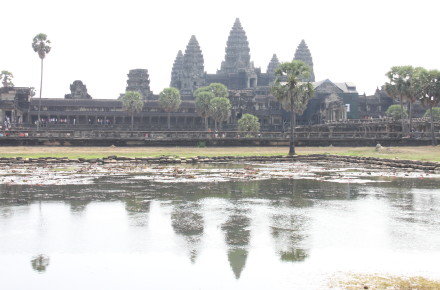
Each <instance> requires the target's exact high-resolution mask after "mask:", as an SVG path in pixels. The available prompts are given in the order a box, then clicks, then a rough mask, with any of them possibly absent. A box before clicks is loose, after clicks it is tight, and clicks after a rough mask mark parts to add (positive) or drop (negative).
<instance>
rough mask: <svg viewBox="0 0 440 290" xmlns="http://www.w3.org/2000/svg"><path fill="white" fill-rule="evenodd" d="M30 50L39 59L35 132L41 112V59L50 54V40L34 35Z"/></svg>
mask: <svg viewBox="0 0 440 290" xmlns="http://www.w3.org/2000/svg"><path fill="white" fill-rule="evenodd" d="M32 48H33V49H34V51H35V52H36V53H38V56H39V57H40V59H41V72H40V75H41V78H40V100H39V102H38V124H37V130H38V129H39V127H40V121H41V120H40V112H41V92H42V90H43V59H44V58H45V57H46V54H48V53H49V52H50V49H51V47H50V40H49V39H47V35H46V34H44V33H39V34H37V35H35V37H34V39H33V41H32Z"/></svg>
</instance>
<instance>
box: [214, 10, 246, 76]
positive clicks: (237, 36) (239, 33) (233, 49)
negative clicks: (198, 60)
mask: <svg viewBox="0 0 440 290" xmlns="http://www.w3.org/2000/svg"><path fill="white" fill-rule="evenodd" d="M252 69H253V67H252V63H251V56H250V49H249V42H248V40H247V37H246V32H245V31H244V30H243V27H242V26H241V23H240V20H239V19H238V18H237V19H236V20H235V22H234V25H233V26H232V29H231V31H230V33H229V37H228V41H227V42H226V55H225V60H224V61H223V62H222V64H221V69H220V72H222V73H236V72H238V71H239V70H246V71H250V70H252Z"/></svg>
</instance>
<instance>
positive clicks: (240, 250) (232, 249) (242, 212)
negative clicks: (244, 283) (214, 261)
mask: <svg viewBox="0 0 440 290" xmlns="http://www.w3.org/2000/svg"><path fill="white" fill-rule="evenodd" d="M231 206H232V207H231V208H230V209H228V212H227V214H228V219H227V221H226V222H225V223H224V224H223V225H222V226H221V229H222V230H223V232H224V234H225V241H226V244H227V245H228V260H229V264H230V266H231V268H232V271H233V272H234V274H235V278H236V279H239V278H240V275H241V272H242V271H243V269H244V267H245V265H246V260H247V256H248V247H249V241H250V236H251V233H250V229H249V226H250V224H251V219H250V218H249V214H250V210H249V209H248V208H245V207H243V206H242V205H240V204H239V203H237V202H235V203H233V204H232V205H231Z"/></svg>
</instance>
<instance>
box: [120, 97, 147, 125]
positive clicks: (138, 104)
mask: <svg viewBox="0 0 440 290" xmlns="http://www.w3.org/2000/svg"><path fill="white" fill-rule="evenodd" d="M120 100H121V102H122V107H123V108H124V110H125V111H127V112H129V113H130V115H131V130H132V131H133V123H134V114H135V113H139V112H140V111H142V108H143V107H144V99H143V96H142V94H141V93H139V92H135V91H127V92H125V95H123V96H122V97H121V98H120Z"/></svg>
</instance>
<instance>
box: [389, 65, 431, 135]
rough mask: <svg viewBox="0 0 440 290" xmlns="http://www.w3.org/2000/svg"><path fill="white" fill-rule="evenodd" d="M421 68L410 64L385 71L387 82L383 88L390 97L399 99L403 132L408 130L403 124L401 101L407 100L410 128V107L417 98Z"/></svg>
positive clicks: (410, 125)
mask: <svg viewBox="0 0 440 290" xmlns="http://www.w3.org/2000/svg"><path fill="white" fill-rule="evenodd" d="M421 70H423V69H422V68H420V67H417V68H414V67H412V66H410V65H406V66H393V67H392V68H391V70H390V71H389V72H387V73H386V76H387V77H388V79H389V82H387V83H385V90H386V92H387V93H388V94H389V95H390V96H391V97H393V98H395V99H398V100H399V103H400V112H401V117H400V119H401V120H402V131H403V132H405V131H408V130H407V128H406V126H405V118H404V108H403V103H404V101H406V102H408V105H409V128H412V107H413V104H414V102H415V101H416V100H417V95H418V91H419V88H418V84H417V82H418V81H419V80H418V79H417V78H418V76H419V75H420V72H421Z"/></svg>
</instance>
